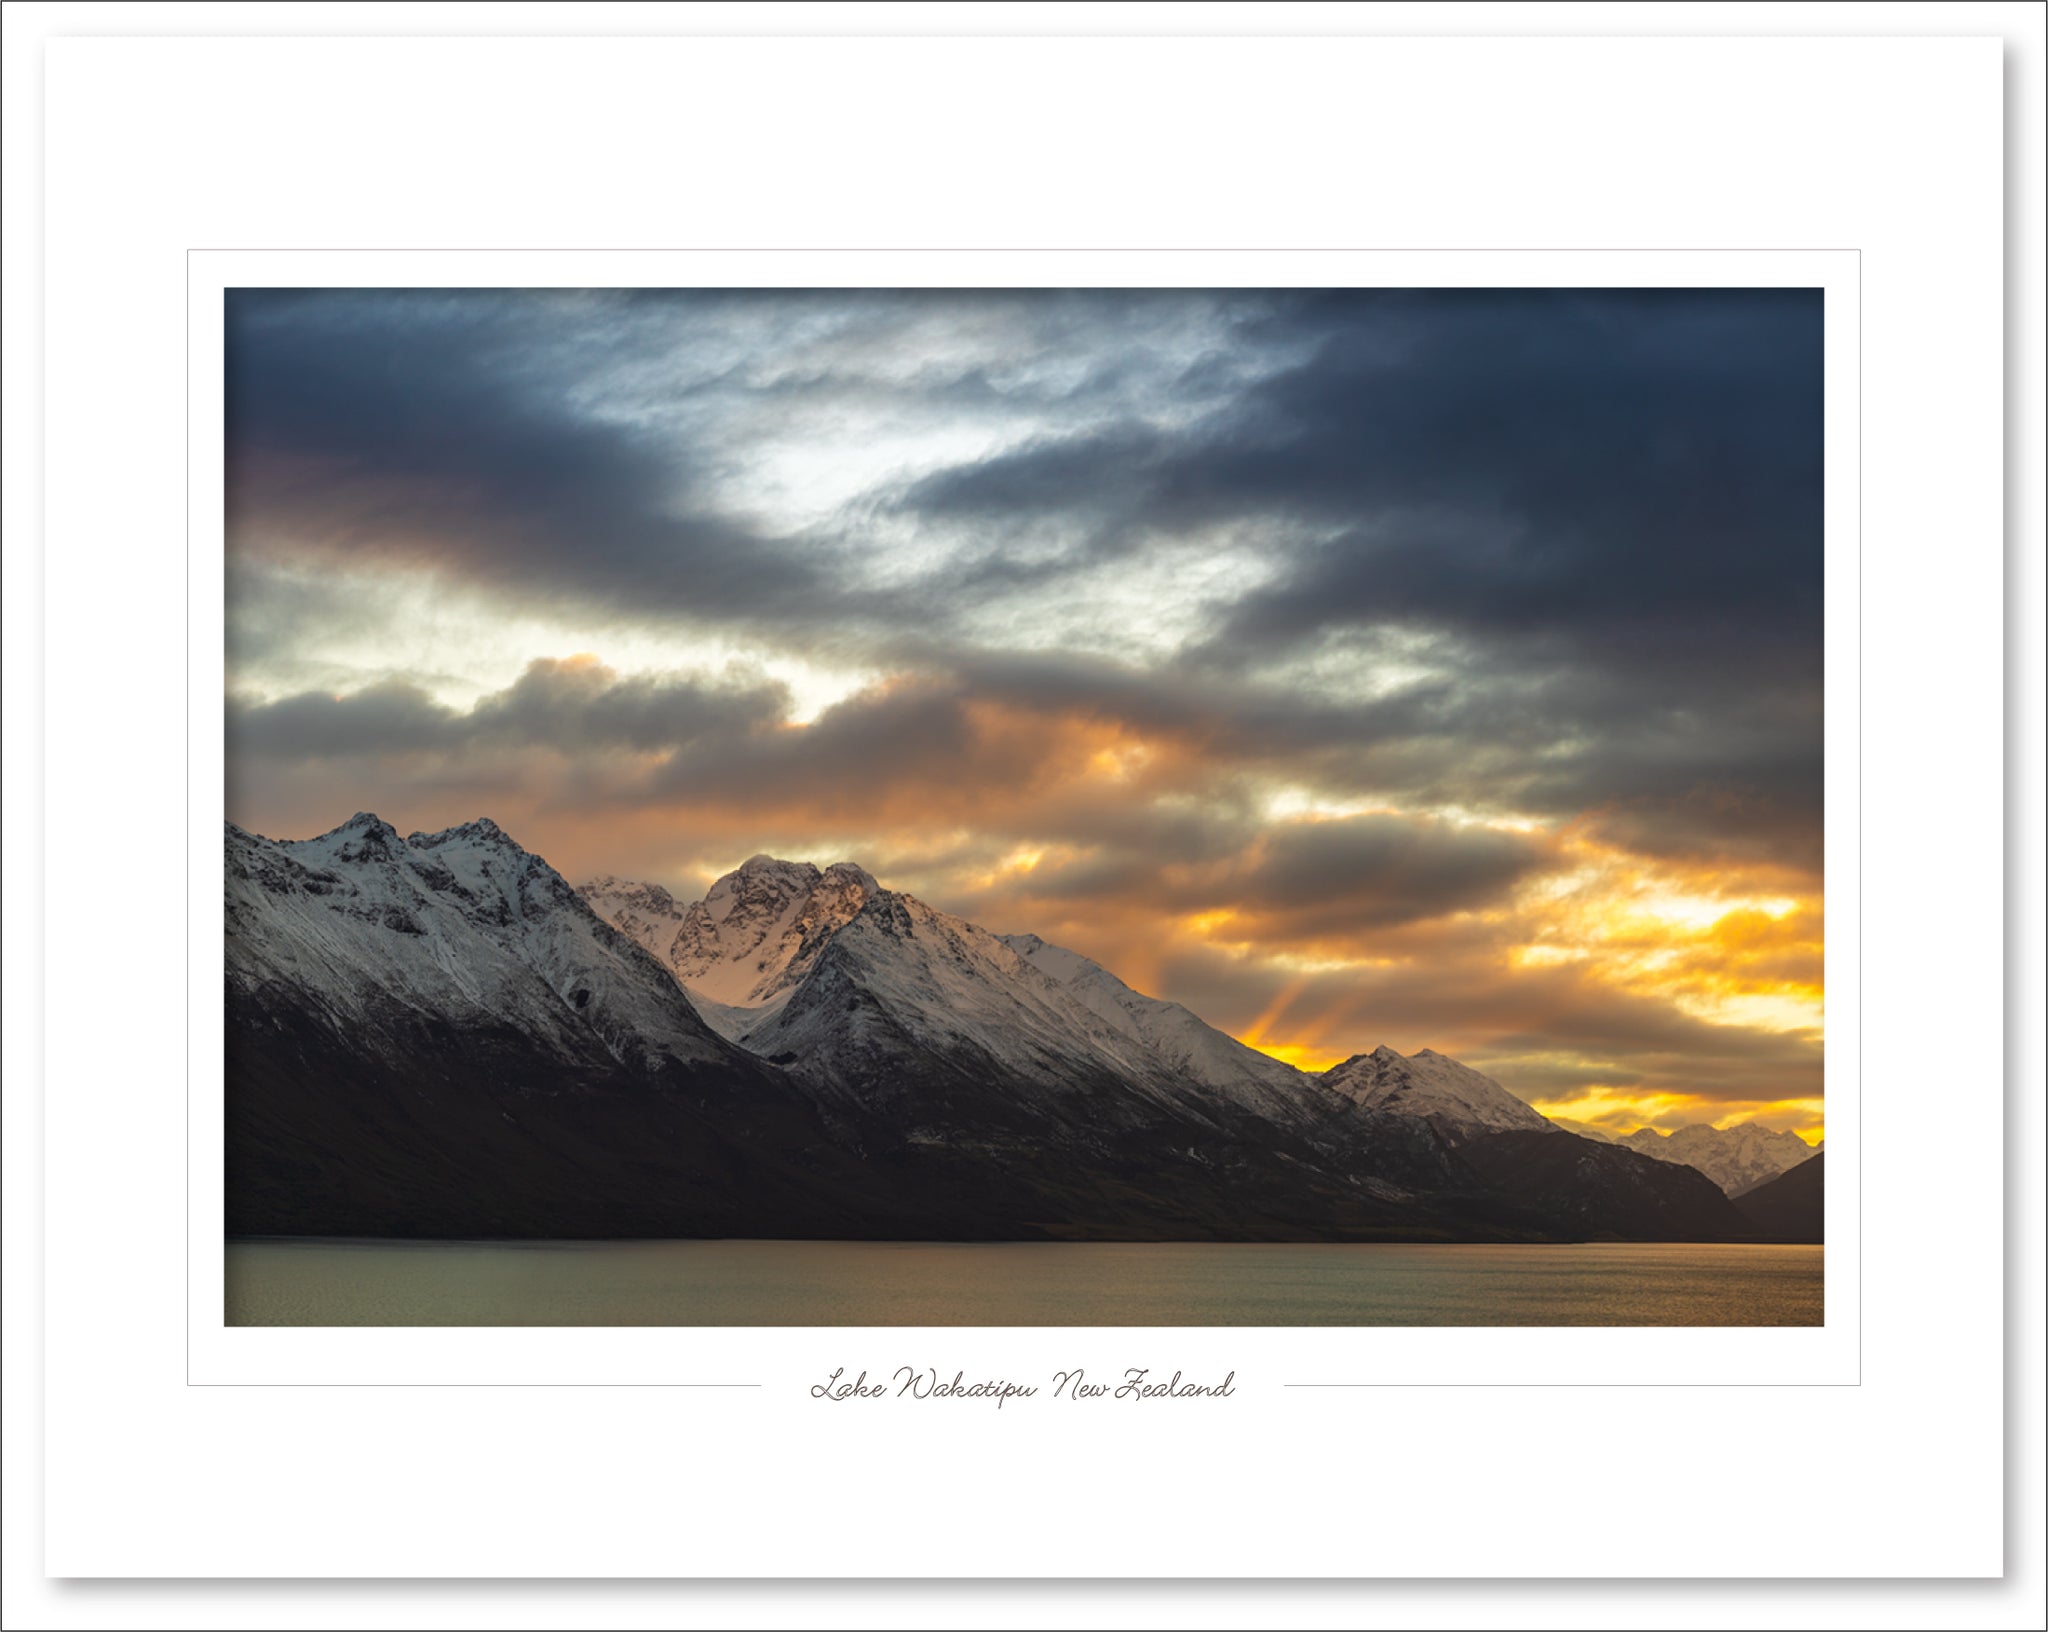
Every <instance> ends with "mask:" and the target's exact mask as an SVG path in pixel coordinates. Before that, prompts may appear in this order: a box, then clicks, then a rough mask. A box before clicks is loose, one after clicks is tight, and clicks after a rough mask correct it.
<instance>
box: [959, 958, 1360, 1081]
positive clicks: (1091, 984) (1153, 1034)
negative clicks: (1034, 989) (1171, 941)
mask: <svg viewBox="0 0 2048 1632" xmlns="http://www.w3.org/2000/svg"><path fill="white" fill-rule="evenodd" d="M997 939H998V940H1000V941H1001V942H1002V943H1003V944H1004V945H1005V946H1007V947H1009V948H1010V950H1011V951H1013V952H1015V953H1016V954H1017V955H1018V956H1019V957H1021V958H1022V959H1023V960H1024V961H1025V962H1026V963H1028V964H1030V965H1031V967H1032V968H1034V969H1036V970H1038V971H1039V973H1041V974H1044V975H1049V976H1051V977H1052V979H1053V980H1054V981H1056V982H1058V984H1059V985H1060V986H1061V988H1062V989H1063V990H1064V991H1065V993H1066V995H1067V996H1068V997H1069V998H1071V999H1072V1000H1074V1001H1075V1002H1078V1003H1079V1004H1081V1006H1082V1007H1084V1008H1086V1009H1087V1010H1088V1011H1089V1012H1090V1013H1091V1014H1093V1015H1095V1016H1097V1017H1098V1018H1099V1019H1101V1020H1103V1021H1106V1022H1107V1023H1108V1024H1109V1025H1110V1026H1111V1027H1113V1028H1114V1029H1115V1030H1117V1031H1119V1032H1121V1033H1123V1034H1124V1035H1125V1036H1127V1037H1130V1038H1133V1039H1135V1040H1136V1041H1138V1042H1140V1043H1142V1044H1144V1046H1145V1048H1146V1050H1147V1051H1148V1052H1149V1053H1150V1054H1151V1055H1152V1056H1153V1057H1154V1058H1155V1059H1156V1060H1158V1061H1159V1062H1160V1064H1161V1065H1162V1066H1163V1067H1164V1068H1165V1069H1166V1070H1167V1071H1168V1072H1170V1073H1171V1074H1172V1075H1173V1076H1175V1077H1177V1078H1180V1079H1182V1080H1185V1081H1187V1082H1191V1083H1197V1084H1199V1085H1201V1086H1202V1087H1204V1088H1211V1089H1216V1090H1218V1091H1221V1092H1226V1093H1229V1094H1231V1095H1232V1096H1233V1097H1236V1098H1239V1099H1242V1100H1245V1101H1247V1102H1249V1103H1253V1104H1256V1105H1258V1106H1259V1107H1261V1108H1262V1109H1263V1110H1264V1111H1265V1112H1266V1114H1268V1115H1277V1116H1282V1117H1288V1118H1292V1117H1296V1116H1299V1115H1300V1114H1301V1112H1302V1109H1303V1107H1304V1106H1312V1107H1313V1109H1314V1112H1315V1114H1323V1112H1324V1111H1325V1109H1326V1107H1325V1106H1324V1105H1323V1104H1322V1103H1321V1096H1320V1095H1317V1094H1315V1093H1314V1090H1313V1081H1314V1079H1313V1078H1311V1077H1310V1076H1309V1075H1308V1074H1307V1073H1305V1072H1302V1071H1298V1070H1296V1069H1295V1068H1294V1067H1293V1066H1291V1065H1288V1064H1287V1063H1286V1062H1285V1061H1282V1060H1276V1059H1274V1058H1273V1056H1272V1055H1270V1054H1262V1053H1260V1052H1259V1051H1258V1050H1257V1049H1255V1048H1249V1047H1247V1046H1246V1045H1245V1044H1243V1043H1240V1042H1239V1041H1238V1040H1237V1039H1236V1038H1235V1037H1231V1036H1228V1035H1226V1034H1225V1033H1223V1032H1220V1031H1218V1030H1217V1029H1216V1028H1215V1027H1214V1026H1212V1025H1210V1024H1208V1023H1207V1022H1206V1021H1204V1020H1203V1019H1202V1018H1201V1017H1200V1016H1199V1015H1197V1014H1195V1013H1194V1011H1193V1010H1191V1009H1187V1008H1183V1007H1182V1006H1181V1005H1180V1004H1178V1003H1169V1002H1167V1001H1166V1000H1165V999H1164V998H1158V997H1147V996H1145V994H1144V993H1142V992H1136V991H1133V990H1132V989H1131V988H1130V987H1128V986H1126V985H1125V984H1124V983H1123V982H1122V981H1120V980H1118V979H1117V978H1116V976H1115V975H1113V974H1111V973H1110V972H1109V971H1108V970H1107V969H1105V968H1103V967H1102V965H1101V964H1099V963H1096V962H1095V961H1094V960H1093V959H1091V958H1085V957H1083V956H1082V955H1081V954H1080V953H1078V952H1070V951H1068V950H1067V949H1066V948H1065V947H1063V946H1054V945H1052V944H1051V943H1050V942H1047V941H1043V940H1041V939H1039V937H1038V936H1036V935H1001V936H998V937H997Z"/></svg>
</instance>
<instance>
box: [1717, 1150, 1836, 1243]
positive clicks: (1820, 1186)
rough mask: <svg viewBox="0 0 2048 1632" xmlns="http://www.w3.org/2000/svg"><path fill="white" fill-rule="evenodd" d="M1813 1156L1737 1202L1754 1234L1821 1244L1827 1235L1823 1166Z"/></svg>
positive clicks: (1774, 1238) (1822, 1160)
mask: <svg viewBox="0 0 2048 1632" xmlns="http://www.w3.org/2000/svg"><path fill="white" fill-rule="evenodd" d="M1826 1160H1827V1157H1826V1156H1825V1155H1821V1156H1812V1157H1809V1158H1808V1159H1807V1160H1805V1161H1803V1162H1801V1163H1800V1164H1799V1165H1798V1166H1797V1167H1795V1168H1791V1169H1789V1170H1788V1171H1786V1172H1784V1173H1781V1174H1779V1175H1778V1177H1776V1178H1775V1179H1772V1180H1771V1181H1770V1183H1768V1184H1760V1185H1758V1186H1757V1187H1756V1188H1755V1189H1754V1190H1751V1191H1748V1192H1747V1193H1745V1194H1744V1195H1743V1197H1742V1199H1741V1200H1739V1201H1738V1202H1736V1204H1735V1205H1736V1207H1737V1208H1738V1209H1740V1211H1741V1212H1742V1214H1743V1216H1744V1217H1745V1218H1747V1219H1748V1220H1749V1222H1750V1224H1751V1226H1752V1227H1753V1228H1754V1230H1755V1231H1756V1233H1757V1234H1759V1235H1760V1236H1762V1237H1763V1238H1764V1239H1765V1240H1767V1241H1820V1240H1822V1239H1824V1238H1825V1236H1826V1233H1827V1232H1826V1224H1827V1205H1826V1203H1827V1190H1826V1184H1827V1181H1826V1177H1825V1173H1824V1169H1823V1167H1822V1164H1823V1163H1824V1162H1825V1161H1826Z"/></svg>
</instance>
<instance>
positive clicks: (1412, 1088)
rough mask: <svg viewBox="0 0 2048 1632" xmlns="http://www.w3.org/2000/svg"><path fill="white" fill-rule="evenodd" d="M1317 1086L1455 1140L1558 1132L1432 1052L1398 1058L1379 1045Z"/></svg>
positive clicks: (1478, 1075)
mask: <svg viewBox="0 0 2048 1632" xmlns="http://www.w3.org/2000/svg"><path fill="white" fill-rule="evenodd" d="M1321 1081H1322V1084H1323V1086H1324V1087H1325V1088H1328V1089H1331V1090H1333V1091H1335V1092H1337V1093H1340V1094H1342V1095H1344V1097H1345V1098H1347V1099H1349V1100H1351V1101H1353V1102H1354V1103H1355V1104H1358V1105H1363V1106H1365V1107H1367V1108H1368V1109H1371V1110H1377V1111H1391V1112H1393V1113H1395V1114H1396V1115H1398V1116H1419V1117H1422V1118H1423V1119H1425V1120H1426V1121H1429V1122H1432V1123H1434V1124H1435V1125H1436V1126H1437V1127H1438V1128H1440V1129H1442V1130H1443V1132H1444V1133H1445V1134H1446V1135H1447V1136H1448V1137H1450V1138H1451V1139H1452V1140H1454V1141H1461V1140H1466V1139H1473V1138H1477V1137H1478V1136H1479V1135H1481V1134H1486V1133H1508V1132H1513V1131H1515V1130H1517V1129H1522V1130H1526V1131H1528V1132H1531V1133H1554V1132H1556V1131H1557V1130H1556V1128H1555V1127H1554V1125H1553V1124H1552V1123H1551V1122H1550V1121H1549V1120H1548V1119H1547V1118H1545V1117H1543V1116H1542V1115H1540V1114H1538V1113H1537V1112H1536V1111H1535V1110H1533V1109H1531V1108H1530V1107H1529V1105H1528V1104H1526V1103H1525V1102H1524V1101H1522V1100H1519V1099H1517V1098H1516V1097H1515V1096H1514V1095H1513V1094H1511V1093H1509V1092H1508V1091H1507V1090H1506V1089H1505V1088H1503V1087H1502V1086H1501V1085H1500V1084H1499V1083H1497V1082H1495V1081H1494V1080H1493V1078H1491V1077H1489V1076H1487V1075H1485V1074H1484V1073H1483V1072H1479V1071H1474V1070H1473V1069H1472V1068H1471V1067H1470V1066H1469V1065H1460V1064H1459V1063H1458V1062H1457V1061H1456V1060H1454V1059H1451V1058H1450V1057H1449V1056H1448V1055H1444V1054H1439V1053H1437V1052H1436V1050H1435V1049H1433V1048H1425V1049H1423V1050H1422V1051H1421V1052H1420V1053H1418V1054H1413V1055H1410V1056H1408V1057H1406V1058H1403V1057H1402V1056H1401V1055H1400V1054H1397V1053H1396V1052H1395V1051H1394V1050H1393V1049H1391V1048H1389V1047H1387V1046H1386V1044H1384V1043H1382V1044H1381V1045H1380V1046H1379V1047H1378V1048H1376V1049H1374V1050H1373V1051H1372V1052H1371V1053H1370V1054H1354V1055H1352V1056H1351V1058H1350V1059H1348V1060H1346V1061H1344V1062H1343V1064H1341V1065H1333V1066H1331V1067H1330V1069H1329V1070H1327V1071H1325V1072H1324V1073H1323V1074H1322V1078H1321Z"/></svg>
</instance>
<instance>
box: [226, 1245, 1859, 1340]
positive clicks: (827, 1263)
mask: <svg viewBox="0 0 2048 1632" xmlns="http://www.w3.org/2000/svg"><path fill="white" fill-rule="evenodd" d="M1821 1261H1822V1249H1821V1248H1820V1247H1817V1246H1698V1245H1672V1244H1665V1243H1608V1242H1600V1243H1589V1244H1576V1245H1568V1246H1490V1245H1488V1246H1415V1245H1407V1244H1401V1245H1381V1244H1373V1245H1320V1244H1317V1245H1272V1244H1263V1243H1262V1244H1258V1245H1235V1244H1216V1243H1211V1242H1199V1243H1196V1242H1144V1243H1124V1242H1059V1243H1045V1242H1009V1243H1000V1244H994V1245H990V1244H986V1243H974V1244H951V1243H939V1244H933V1243H928V1242H875V1241H517V1242H514V1241H337V1240H259V1241H232V1242H229V1243H228V1245H227V1323H228V1324H229V1325H230V1326H1818V1325H1820V1324H1821V1320H1822V1290H1821V1282H1822V1274H1821Z"/></svg>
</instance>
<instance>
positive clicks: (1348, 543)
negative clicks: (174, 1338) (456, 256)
mask: <svg viewBox="0 0 2048 1632" xmlns="http://www.w3.org/2000/svg"><path fill="white" fill-rule="evenodd" d="M226 331H227V341H226V351H225V356H224V358H223V359H222V362H223V366H224V370H225V386H226V420H227V423H226V438H227V466H226V515H225V530H226V551H227V606H226V613H227V651H226V693H225V698H224V706H225V710H226V745H227V786H226V815H227V820H226V824H225V831H224V845H225V913H226V946H227V959H226V970H225V1001H226V1065H225V1071H226V1077H225V1083H224V1094H225V1129H224V1136H225V1152H224V1156H225V1182H226V1194H225V1197H224V1201H225V1218H226V1235H227V1239H226V1242H225V1243H224V1250H225V1252H226V1255H227V1259H226V1262H227V1295H226V1309H225V1318H226V1320H227V1322H228V1323H229V1324H231V1325H309V1326H352V1325H374V1326H432V1325H466V1326H675V1325H686V1326H687V1325H697V1326H734V1327H756V1326H1077V1327H1088V1326H1161V1327H1226V1326H1238V1327H1288V1326H1473V1327H1489V1326H1788V1325H1789V1326H1798V1325H1818V1324H1821V1323H1822V1321H1823V1318H1824V1312H1825V1299H1824V1292H1823V1288H1824V1276H1823V1256H1824V1249H1823V1245H1822V1212H1823V1206H1822V1203H1823V1176H1822V1175H1823V1162H1824V1156H1823V1154H1822V1140H1823V1135H1824V1114H1823V1113H1824V1043H1823V995H1824V994H1823V976H1822V969H1823V956H1822V955H1823V945H1824V932H1823V916H1824V915H1823V875H1822V837H1823V818H1824V811H1823V802H1822V786H1823V777H1822V770H1823V730H1822V701H1823V698H1822V610H1823V604H1822V603H1823V570H1822V569H1823V553H1822V546H1823V534H1824V527H1823V484H1822V475H1823V457H1822V454H1823V436H1822V431H1823V426H1822V409H1823V390H1822V362H1823V351H1824V347H1823V296H1822V293H1821V291H1819V290H1817V289H1804V288H1641V289H1555V288H1469V289H1465V288H1461V289H1403V288H1330V289H1272V290H1263V289H1203V290H1182V289H1164V290H1146V289H1109V288H1103V289H1036V288H1017V289H1006V288H967V289H716V288H688V289H598V290H560V289H539V288H531V289H425V288H420V289H354V288H318V289H236V290H232V291H230V292H229V294H228V296H227V302H226Z"/></svg>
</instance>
